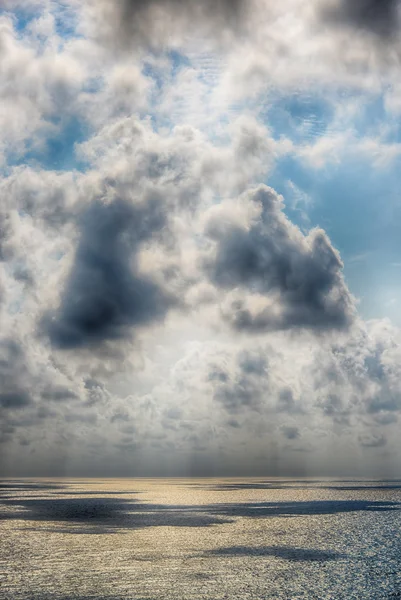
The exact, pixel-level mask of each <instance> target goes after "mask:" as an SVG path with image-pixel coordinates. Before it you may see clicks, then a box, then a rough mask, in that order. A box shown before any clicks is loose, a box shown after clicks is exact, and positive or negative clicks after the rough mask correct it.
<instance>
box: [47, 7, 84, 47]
mask: <svg viewBox="0 0 401 600" xmlns="http://www.w3.org/2000/svg"><path fill="white" fill-rule="evenodd" d="M52 14H53V17H54V25H55V30H56V33H57V35H58V36H60V37H61V38H63V39H70V38H72V37H80V36H79V35H78V33H77V13H76V11H74V10H73V9H72V7H71V6H70V5H69V4H68V3H63V2H60V1H59V0H58V1H57V2H54V3H53V4H52Z"/></svg>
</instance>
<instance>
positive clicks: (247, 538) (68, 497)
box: [0, 479, 401, 600]
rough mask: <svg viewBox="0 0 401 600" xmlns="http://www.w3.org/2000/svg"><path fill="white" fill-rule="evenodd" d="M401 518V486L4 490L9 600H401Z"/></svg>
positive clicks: (1, 580)
mask: <svg viewBox="0 0 401 600" xmlns="http://www.w3.org/2000/svg"><path fill="white" fill-rule="evenodd" d="M400 509H401V481H400V482H397V481H391V482H389V481H388V482H383V481H381V482H377V481H363V482H356V481H353V482H350V481H338V480H337V481H332V480H319V481H317V480H313V481H311V480H309V481H307V480H289V479H269V480H262V479H245V480H244V479H242V480H233V479H198V480H195V479H188V480H184V479H170V480H160V479H158V480H149V479H118V480H117V479H113V480H112V479H107V480H94V479H91V480H82V479H81V480H77V479H75V480H62V479H57V480H44V479H35V480H24V479H18V480H12V481H11V480H0V519H1V522H0V597H1V598H2V599H3V598H4V599H6V598H7V599H14V598H15V599H32V600H37V599H47V598H52V599H53V598H54V599H60V598H63V599H67V598H68V599H73V598H79V599H87V598H104V599H106V598H107V599H111V600H117V599H123V598H132V599H134V598H135V599H136V600H142V599H143V600H144V599H152V600H153V599H154V600H163V599H174V600H180V599H188V600H189V599H191V600H192V599H197V600H198V599H206V598H207V599H213V600H219V599H223V598H233V599H236V600H237V599H238V600H240V599H250V600H251V599H252V600H255V599H263V598H273V599H278V598H285V599H295V598H308V599H315V598H322V599H323V598H324V599H329V598H333V599H336V600H337V599H342V598H344V599H347V600H348V599H353V598H357V599H361V598H372V599H379V598H394V597H401V569H400V566H401V543H400V535H399V531H400V524H401V521H400V517H401V512H400Z"/></svg>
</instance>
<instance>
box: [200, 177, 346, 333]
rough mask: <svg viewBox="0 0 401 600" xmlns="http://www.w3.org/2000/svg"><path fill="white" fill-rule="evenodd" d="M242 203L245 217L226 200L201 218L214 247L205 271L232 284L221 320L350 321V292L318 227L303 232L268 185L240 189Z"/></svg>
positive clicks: (243, 323) (250, 325)
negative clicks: (205, 221) (304, 233)
mask: <svg viewBox="0 0 401 600" xmlns="http://www.w3.org/2000/svg"><path fill="white" fill-rule="evenodd" d="M241 204H242V206H243V207H244V206H245V207H247V210H248V216H246V215H244V216H243V217H244V218H247V219H248V222H246V221H243V222H240V220H239V219H240V217H239V214H238V216H237V217H235V210H236V209H235V207H233V205H232V204H230V203H227V204H226V205H225V206H224V204H222V205H221V206H219V207H217V208H216V209H212V211H211V217H210V220H209V222H208V225H207V233H208V234H209V236H210V237H211V239H213V240H214V242H215V247H214V251H213V252H212V254H211V255H210V256H209V257H208V258H207V259H206V261H205V271H206V273H207V274H208V276H209V277H210V280H211V281H212V282H213V283H214V284H215V285H216V286H218V287H220V288H223V289H225V290H233V291H234V294H233V295H232V296H228V298H227V301H226V303H225V305H224V307H223V315H224V318H225V320H226V321H227V322H228V323H229V324H230V325H231V326H232V327H233V328H234V329H237V330H242V331H250V332H260V331H269V330H275V329H289V328H311V329H315V330H329V329H343V328H346V327H347V326H349V325H350V323H351V322H352V319H353V313H354V306H353V299H352V296H351V295H350V293H349V291H348V289H347V286H346V284H345V282H344V279H343V276H342V267H343V265H342V262H341V259H340V256H339V254H338V252H337V251H336V250H335V249H334V248H333V246H332V245H331V243H330V240H329V239H328V237H327V235H326V234H325V232H324V231H322V230H321V229H313V230H312V231H311V232H310V233H309V234H308V235H307V236H304V235H303V234H302V233H301V231H300V230H299V229H298V228H297V227H296V226H295V225H293V224H292V223H291V222H290V221H289V220H288V219H287V217H286V216H285V215H284V213H283V210H282V209H283V203H282V198H281V197H280V196H279V195H278V194H276V192H275V191H274V190H272V189H271V188H268V187H267V186H260V187H258V188H256V189H254V190H252V191H250V192H248V193H246V194H244V196H243V197H242V198H241ZM241 210H243V208H242V209H241ZM237 212H238V211H237ZM233 214H234V218H233V216H232V215H233Z"/></svg>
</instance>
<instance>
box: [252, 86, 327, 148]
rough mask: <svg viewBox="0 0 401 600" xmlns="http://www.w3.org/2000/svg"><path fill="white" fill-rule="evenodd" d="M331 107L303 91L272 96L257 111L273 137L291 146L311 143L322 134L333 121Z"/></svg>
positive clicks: (318, 96)
mask: <svg viewBox="0 0 401 600" xmlns="http://www.w3.org/2000/svg"><path fill="white" fill-rule="evenodd" d="M334 112H335V105H334V104H333V102H332V101H329V100H328V99H327V98H326V97H324V96H323V95H319V94H307V93H303V92H299V93H295V94H288V95H284V96H283V95H274V94H273V95H272V96H271V97H270V98H268V100H267V102H266V103H265V106H264V108H263V110H262V112H261V118H262V119H263V120H264V122H265V123H266V124H267V125H268V126H269V128H270V130H271V132H272V135H273V137H274V138H276V139H279V138H281V137H287V138H289V139H291V140H292V141H293V142H294V143H297V144H301V143H306V142H308V143H309V142H311V141H312V140H313V139H315V138H318V137H320V136H322V135H324V134H325V132H326V130H327V128H328V127H329V125H330V124H331V123H332V121H333V118H334Z"/></svg>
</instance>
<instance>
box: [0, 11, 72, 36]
mask: <svg viewBox="0 0 401 600" xmlns="http://www.w3.org/2000/svg"><path fill="white" fill-rule="evenodd" d="M50 11H51V14H52V16H53V18H54V27H55V33H56V34H57V35H58V36H59V37H60V38H62V39H63V40H67V39H70V38H72V37H78V33H77V21H76V14H75V12H74V11H73V10H72V7H71V6H69V5H68V3H63V2H61V1H57V2H53V3H52V4H51V8H50ZM2 13H7V14H9V15H10V16H11V17H12V19H13V22H14V28H15V31H16V32H17V35H19V36H20V37H23V36H24V35H26V34H27V33H29V28H30V26H31V25H32V24H33V22H34V21H36V20H37V19H39V18H40V17H41V16H42V15H43V13H42V12H41V11H39V10H38V7H37V6H33V5H31V6H29V5H27V6H25V7H24V6H19V7H18V8H17V9H15V10H12V11H4V10H1V9H0V15H1V14H2Z"/></svg>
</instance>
